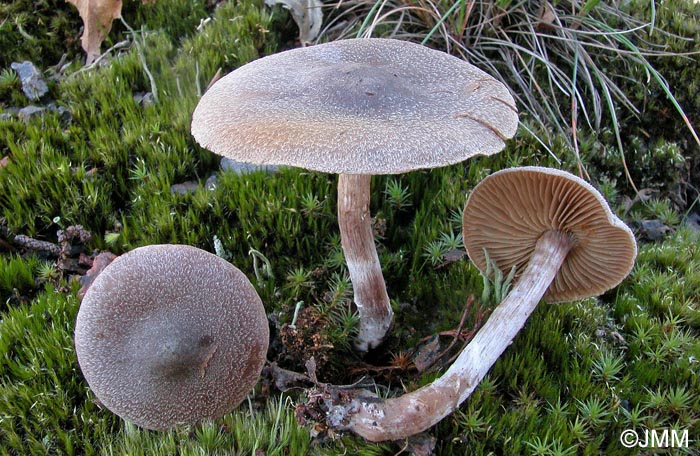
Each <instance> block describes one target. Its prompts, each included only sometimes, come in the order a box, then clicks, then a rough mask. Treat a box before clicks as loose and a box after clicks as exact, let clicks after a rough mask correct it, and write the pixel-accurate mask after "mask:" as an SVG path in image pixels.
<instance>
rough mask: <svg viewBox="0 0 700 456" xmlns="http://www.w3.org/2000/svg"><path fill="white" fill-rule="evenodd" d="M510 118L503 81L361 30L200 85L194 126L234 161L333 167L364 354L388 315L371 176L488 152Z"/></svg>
mask: <svg viewBox="0 0 700 456" xmlns="http://www.w3.org/2000/svg"><path fill="white" fill-rule="evenodd" d="M517 124H518V117H517V110H516V108H515V103H514V101H513V98H512V96H511V95H510V93H509V92H508V89H507V88H506V87H505V86H504V85H503V84H501V83H500V82H498V81H497V80H496V79H494V78H492V77H491V76H489V75H488V74H486V73H484V72H483V71H481V70H479V69H477V68H476V67H474V66H472V65H470V64H468V63H467V62H464V61H463V60H460V59H458V58H456V57H453V56H450V55H448V54H445V53H443V52H439V51H435V50H431V49H428V48H427V47H424V46H420V45H418V44H415V43H409V42H405V41H398V40H392V39H381V38H369V39H368V38H365V39H352V40H342V41H336V42H332V43H325V44H319V45H316V46H311V47H305V48H298V49H293V50H290V51H286V52H281V53H279V54H274V55H270V56H267V57H264V58H261V59H259V60H256V61H254V62H252V63H249V64H247V65H244V66H242V67H240V68H238V69H237V70H235V71H233V72H232V73H230V74H229V75H227V76H225V77H224V78H222V79H220V80H219V81H217V82H216V83H215V84H214V85H213V86H212V87H211V88H210V89H209V90H208V91H207V93H205V94H204V96H203V97H202V99H201V100H200V102H199V104H198V105H197V108H196V109H195V111H194V114H193V116H192V134H193V135H194V137H195V139H196V140H197V141H198V142H199V143H200V144H201V145H202V146H203V147H205V148H207V149H209V150H211V151H213V152H215V153H217V154H220V155H224V156H226V157H229V158H232V159H234V160H239V161H243V162H249V163H254V164H259V165H268V164H270V165H287V166H297V167H301V168H306V169H311V170H315V171H323V172H328V173H337V174H340V176H339V178H338V224H339V228H340V234H341V243H342V247H343V251H344V253H345V259H346V261H347V264H348V270H349V273H350V279H351V280H352V283H353V289H354V293H355V297H354V301H355V304H356V306H357V309H358V311H359V314H360V331H359V335H358V337H357V340H356V343H355V345H356V348H357V349H358V350H361V351H367V350H368V349H371V348H373V347H375V346H377V345H379V344H380V343H381V341H382V340H383V338H384V337H385V335H386V333H387V331H388V330H389V328H390V327H391V324H392V317H393V312H392V309H391V305H390V302H389V297H388V295H387V292H386V285H385V283H384V278H383V276H382V270H381V265H380V264H379V258H378V255H377V250H376V247H375V245H374V237H373V235H372V229H371V218H370V214H369V202H370V180H371V176H372V175H374V174H397V173H403V172H407V171H412V170H417V169H424V168H433V167H439V166H445V165H449V164H453V163H458V162H460V161H463V160H466V159H468V158H470V157H472V156H474V155H479V154H481V155H491V154H494V153H496V152H498V151H500V150H501V149H503V147H504V145H505V142H504V141H505V140H506V139H507V138H509V137H511V136H513V134H515V130H516V128H517Z"/></svg>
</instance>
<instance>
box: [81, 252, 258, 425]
mask: <svg viewBox="0 0 700 456" xmlns="http://www.w3.org/2000/svg"><path fill="white" fill-rule="evenodd" d="M268 331H269V330H268V325H267V317H266V315H265V310H264V308H263V304H262V302H261V300H260V298H259V297H258V295H257V293H256V292H255V289H254V288H253V286H252V284H251V283H250V281H248V279H247V278H246V277H245V275H244V274H243V273H242V272H241V271H239V270H238V269H237V268H236V267H234V266H233V265H231V264H230V263H228V262H226V261H224V260H223V259H221V258H219V257H217V256H215V255H213V254H211V253H208V252H205V251H203V250H200V249H197V248H194V247H189V246H182V245H152V246H147V247H140V248H137V249H135V250H133V251H131V252H129V253H126V254H124V255H122V256H120V257H118V258H117V259H116V260H114V262H112V263H111V264H110V265H109V266H108V267H107V268H105V270H104V271H103V272H102V273H101V274H100V275H99V276H98V277H97V278H96V279H95V282H94V283H93V284H92V286H91V287H90V289H89V290H88V292H87V294H86V295H85V298H84V299H83V302H82V304H81V307H80V310H79V312H78V318H77V322H76V330H75V345H76V352H77V355H78V362H79V364H80V368H81V370H82V372H83V375H84V376H85V379H86V380H87V382H88V384H89V385H90V388H91V389H92V390H93V392H94V393H95V395H96V396H97V398H98V399H99V400H100V401H101V402H102V403H103V404H104V405H105V406H106V407H107V408H108V409H110V410H111V411H112V412H114V413H116V414H117V415H119V416H121V417H122V418H124V419H126V420H128V421H131V422H134V423H135V424H137V425H139V426H142V427H144V428H148V429H166V428H169V427H172V426H174V425H177V424H182V423H196V422H198V421H201V420H203V419H214V418H218V417H220V416H222V415H223V414H225V413H227V412H229V411H231V410H232V409H233V408H234V407H236V406H237V405H238V404H239V403H240V402H241V401H242V400H243V399H244V398H245V396H246V394H247V393H248V392H249V391H250V389H252V388H253V386H254V385H255V383H256V382H257V380H258V376H259V374H260V372H261V370H262V367H263V365H264V362H265V358H266V353H267V347H268V338H269V333H268Z"/></svg>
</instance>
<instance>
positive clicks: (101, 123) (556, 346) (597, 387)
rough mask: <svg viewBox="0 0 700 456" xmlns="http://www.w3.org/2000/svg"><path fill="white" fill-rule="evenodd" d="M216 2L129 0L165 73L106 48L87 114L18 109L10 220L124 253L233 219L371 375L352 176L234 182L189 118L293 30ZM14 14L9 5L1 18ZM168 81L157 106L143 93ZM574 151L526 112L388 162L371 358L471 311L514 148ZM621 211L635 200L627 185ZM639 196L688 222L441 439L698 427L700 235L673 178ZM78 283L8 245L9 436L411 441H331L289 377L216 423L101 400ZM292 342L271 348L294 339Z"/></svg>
mask: <svg viewBox="0 0 700 456" xmlns="http://www.w3.org/2000/svg"><path fill="white" fill-rule="evenodd" d="M25 3H26V2H25ZM19 4H20V2H13V3H12V5H14V6H13V7H17V5H19ZM26 7H27V5H26V4H25V8H26ZM4 8H7V7H6V6H4ZM3 11H9V9H6V10H3ZM61 11H64V10H62V9H61V10H60V11H59V12H58V13H57V16H60V15H61V14H63V13H62V12H61ZM67 11H68V10H66V11H65V12H67ZM207 12H208V11H207V6H206V4H205V3H204V2H200V1H194V2H185V1H180V0H177V1H175V2H171V3H168V2H160V1H158V2H156V3H155V4H154V5H141V2H137V1H135V0H134V1H130V2H126V3H125V16H126V18H127V21H128V22H129V23H130V24H131V26H132V27H133V28H134V29H135V30H136V35H137V38H138V40H139V43H140V47H141V51H142V52H143V53H144V56H145V58H146V61H147V64H148V69H149V71H150V72H151V73H152V74H153V76H154V81H155V85H152V84H151V81H150V80H149V78H148V76H147V74H146V71H145V69H144V67H143V66H142V63H141V61H140V59H139V56H138V54H137V50H136V49H135V48H132V49H130V50H128V51H125V52H123V53H121V54H118V55H115V56H114V57H113V58H112V60H111V61H110V63H109V65H107V66H105V67H101V68H98V69H94V70H91V71H87V72H82V73H76V74H73V75H70V76H68V77H67V78H66V79H64V80H61V81H58V82H56V84H55V86H54V87H53V91H54V93H55V94H56V96H57V100H58V102H59V104H60V105H62V106H64V107H65V108H67V109H68V110H69V111H70V112H71V116H72V119H71V120H70V121H67V120H65V119H61V118H60V117H59V116H58V115H57V114H55V113H46V114H44V115H42V116H40V117H37V118H35V119H32V120H31V121H29V122H28V123H26V124H25V123H24V122H21V121H18V120H9V121H7V120H4V121H2V122H1V123H0V157H4V156H8V157H9V164H8V165H7V166H6V167H4V168H2V169H0V188H1V189H2V191H0V218H2V219H4V222H3V223H4V224H6V226H7V227H8V229H9V230H10V232H11V233H12V234H27V235H33V236H36V237H41V238H43V239H48V240H54V239H55V236H56V230H58V229H59V228H61V227H64V226H67V225H70V224H82V225H84V226H85V227H86V228H87V229H88V230H89V231H90V232H91V233H93V235H94V237H93V241H92V242H91V244H90V246H89V247H90V248H92V249H103V248H109V249H111V250H112V251H114V252H116V253H121V252H124V251H127V250H130V249H133V248H135V247H137V246H140V245H146V244H155V243H164V242H177V243H184V244H190V245H195V246H198V247H201V248H205V249H207V250H209V251H214V250H215V249H216V246H215V241H214V239H215V237H216V238H217V239H218V240H219V242H220V245H219V246H218V248H219V249H220V250H224V251H226V252H228V253H229V254H230V260H231V261H232V262H233V263H235V264H236V265H237V266H239V267H240V268H241V269H242V270H244V271H245V273H246V274H247V275H248V276H249V277H250V278H251V280H253V282H254V283H255V284H256V285H257V287H258V291H259V293H260V295H261V297H262V299H263V302H264V303H265V305H266V310H267V312H268V314H270V315H271V316H272V317H273V320H274V321H275V322H276V328H275V329H279V328H280V327H281V325H282V324H284V323H290V322H291V319H292V318H293V312H294V309H295V306H296V304H297V303H298V302H299V301H304V307H305V308H306V307H311V308H313V310H314V312H316V315H318V316H320V317H321V318H324V319H326V320H328V321H331V322H334V323H335V325H326V326H324V327H323V328H322V330H321V331H322V334H321V335H322V336H323V337H325V338H326V339H324V340H328V341H330V344H331V345H333V348H332V349H329V351H328V354H329V357H330V360H329V362H328V363H327V370H328V371H327V372H320V373H319V375H320V376H321V377H322V378H325V377H332V378H334V379H338V380H340V381H343V383H352V382H353V381H356V380H358V376H359V374H358V375H357V376H355V375H351V374H349V373H348V370H349V369H348V368H349V367H356V366H361V365H362V364H361V362H360V360H358V359H357V357H356V355H355V354H353V353H352V351H351V350H350V344H349V342H350V340H351V338H352V334H353V331H354V330H355V328H356V316H355V315H354V314H353V312H352V309H351V307H349V299H350V296H351V294H350V287H349V283H348V280H347V275H346V271H345V266H344V259H343V255H342V250H341V249H340V239H339V236H338V233H337V223H336V207H337V206H336V196H337V195H336V189H335V188H336V182H337V181H336V177H335V176H332V175H327V174H322V173H310V172H305V171H301V170H297V169H281V170H280V171H279V172H277V173H274V174H265V173H254V174H250V175H246V176H239V175H237V174H235V173H232V172H229V173H219V174H218V177H217V187H216V189H214V190H208V189H205V188H204V181H205V180H206V178H207V177H209V175H210V174H211V173H212V172H214V171H215V170H216V168H217V165H218V158H217V157H216V156H215V155H213V154H211V153H209V152H207V151H205V150H203V149H201V148H200V147H199V146H198V145H197V144H196V143H195V141H194V140H193V139H192V137H191V136H190V134H189V124H190V116H191V112H192V110H193V109H194V106H195V104H196V102H197V99H198V95H199V94H201V93H202V92H203V91H204V90H205V89H206V87H207V85H208V84H209V81H210V80H211V79H212V78H213V77H214V75H215V74H216V73H217V71H218V70H219V69H220V68H221V71H222V72H228V71H230V70H232V69H233V68H235V67H237V66H239V65H241V64H243V63H245V62H247V61H249V60H251V59H254V58H256V57H258V56H260V55H264V54H268V53H271V52H274V51H275V50H276V49H277V48H278V45H279V38H280V36H282V35H283V34H284V33H286V31H279V30H276V29H275V28H274V24H275V21H276V19H275V18H274V17H273V16H271V15H270V14H269V13H268V12H266V11H265V10H263V9H262V8H261V5H260V4H258V3H254V4H253V3H244V2H233V3H232V2H228V3H225V4H221V5H220V6H219V7H218V8H217V9H216V11H215V12H214V13H213V17H212V19H211V20H210V21H207V22H206V23H202V26H201V27H199V29H197V25H199V21H200V19H201V18H202V17H204V15H205V14H207ZM10 22H11V21H10ZM10 22H5V23H3V22H2V21H0V24H4V25H2V26H0V27H8V26H9V25H8V24H10ZM281 22H284V21H281ZM285 23H286V22H285ZM13 33H14V32H13ZM73 33H75V34H76V35H77V33H78V29H75V30H73ZM0 36H2V34H0ZM5 36H10V35H5ZM121 36H124V30H123V29H122V28H121V26H120V25H119V24H116V26H115V30H114V35H113V38H111V39H112V40H113V39H115V37H121ZM2 39H3V38H0V40H2ZM22 46H24V45H21V46H19V48H18V49H19V50H20V51H21V49H22ZM37 52H38V50H37ZM47 52H48V51H47ZM37 55H38V54H37ZM37 58H40V57H37ZM41 58H44V59H49V57H41ZM51 58H53V57H51ZM75 69H76V67H71V71H73V70H75ZM154 89H155V90H157V93H158V101H157V102H155V103H154V104H146V105H143V104H141V103H139V102H138V101H137V100H136V99H135V98H134V95H135V94H137V93H143V92H150V91H152V90H154ZM18 90H19V89H18V87H17V83H16V81H14V82H13V81H12V79H11V78H10V77H9V76H8V75H2V77H0V98H2V99H3V100H7V99H8V97H9V98H11V97H14V96H16V93H17V91H18ZM580 138H581V144H580V152H581V156H582V157H583V158H584V162H585V163H586V164H587V169H588V170H589V172H590V173H591V177H592V180H593V182H594V183H595V184H596V185H599V186H600V187H601V188H602V189H603V190H604V192H605V193H606V195H608V196H610V198H611V199H615V198H619V197H621V196H624V195H631V192H630V191H629V188H627V187H626V186H625V183H624V181H625V179H624V170H623V169H622V166H621V164H620V162H619V156H618V155H617V151H616V150H615V149H614V148H612V147H610V144H613V143H614V142H613V141H612V138H611V137H610V135H609V133H603V134H602V135H601V136H599V137H597V138H595V137H589V136H585V135H581V136H580ZM635 141H637V140H636V139H635V138H632V137H630V142H631V143H632V144H638V146H639V147H635V148H634V150H633V151H632V152H631V153H632V154H633V155H632V157H633V158H634V161H633V163H632V164H633V165H634V166H633V167H631V168H630V169H631V170H632V172H633V173H634V176H636V177H638V178H639V180H638V181H637V183H638V184H640V183H641V184H642V185H644V186H647V185H648V186H651V187H655V188H659V189H664V188H669V187H670V186H671V185H673V183H674V182H676V181H677V180H678V178H679V172H678V169H679V168H680V166H681V165H682V164H683V163H682V157H680V153H679V150H680V149H679V146H678V145H676V144H673V143H667V142H664V141H641V140H640V141H639V142H635ZM563 147H565V146H564V142H563V141H561V143H555V148H554V149H555V151H556V152H558V153H559V152H562V149H561V148H563ZM558 155H561V157H560V159H561V160H562V162H561V163H560V162H558V161H557V159H556V158H554V157H552V156H551V155H550V154H548V153H547V152H545V151H543V150H542V148H541V146H540V144H539V143H538V142H537V141H536V140H535V139H534V138H533V137H532V136H531V135H530V134H528V133H526V132H525V131H524V130H523V131H521V132H520V133H519V134H518V136H517V137H516V138H515V139H514V140H513V141H511V142H510V143H509V146H508V148H507V150H506V151H504V152H503V153H502V154H499V155H497V156H494V157H480V158H476V159H474V160H470V161H469V162H467V163H463V164H457V165H453V166H449V167H445V168H441V169H438V170H432V171H417V172H413V173H407V174H404V175H400V176H376V177H374V178H373V180H372V185H373V192H372V200H371V211H372V213H373V214H374V215H375V216H376V221H375V227H377V229H378V230H380V231H381V233H380V236H378V250H379V254H380V258H381V261H382V264H383V267H384V274H385V278H386V281H387V285H388V288H389V295H390V296H391V297H392V298H394V299H393V301H392V305H393V306H394V309H395V311H396V321H395V326H394V329H393V331H392V334H391V336H390V338H389V340H388V341H387V345H386V347H385V349H384V351H383V352H381V353H378V354H376V355H375V359H370V360H368V361H375V362H376V363H377V364H387V363H389V362H390V360H391V354H392V353H393V354H397V353H400V352H402V351H408V350H410V349H411V348H413V347H414V346H415V345H416V344H417V343H418V341H419V340H421V339H423V338H424V337H426V336H430V335H432V334H434V333H436V332H439V331H443V330H450V329H453V328H455V327H456V326H457V324H458V322H459V320H460V317H461V315H462V312H463V311H464V308H465V304H466V303H467V301H468V299H469V296H470V295H472V294H473V295H475V296H481V292H482V288H483V281H482V278H481V276H480V275H479V273H478V271H477V270H476V268H475V267H474V266H473V265H471V264H470V263H469V262H468V261H467V260H466V259H461V260H457V261H455V262H453V263H448V262H446V261H445V259H444V258H443V254H444V253H445V252H447V251H449V250H451V249H455V250H457V251H462V250H463V249H462V246H461V245H460V242H459V239H458V236H459V233H460V232H461V210H462V208H463V206H464V203H465V201H466V197H467V196H468V194H469V191H470V189H471V188H472V187H473V186H474V185H475V184H476V183H477V182H479V181H480V180H481V179H482V178H483V177H484V176H486V175H488V174H490V173H491V172H492V171H495V170H498V169H502V168H504V167H507V166H516V165H523V164H528V165H532V164H540V165H545V166H556V167H559V168H562V169H567V170H569V171H574V172H576V171H577V167H578V164H577V162H576V161H575V160H574V159H573V158H572V155H571V154H568V153H561V154H558ZM187 180H197V181H198V182H199V188H198V189H197V190H195V191H194V192H191V193H188V194H185V195H180V194H174V193H172V192H171V190H170V187H171V185H173V184H177V183H181V182H184V181H187ZM616 209H617V211H618V213H620V214H622V213H623V209H624V208H623V207H622V205H621V204H617V205H616ZM632 211H633V213H635V214H636V215H637V216H638V217H644V218H647V217H649V218H651V217H653V218H660V219H662V220H664V221H665V222H666V223H668V224H669V225H670V226H672V227H673V228H674V230H675V232H674V233H673V234H672V235H671V236H670V237H669V238H667V239H665V240H664V241H662V242H658V243H654V244H643V245H641V246H640V252H639V257H638V262H637V266H636V267H635V269H634V271H633V273H632V275H631V276H630V277H629V278H628V279H627V280H625V281H624V282H623V284H622V285H621V286H619V287H618V288H616V289H615V290H612V291H611V292H608V293H606V294H605V295H603V296H602V297H600V298H599V299H588V300H584V301H580V302H575V303H568V304H561V305H556V306H548V305H542V306H540V307H539V308H538V309H537V310H536V312H535V313H534V315H533V316H532V317H531V318H530V320H529V321H528V323H527V325H526V327H525V328H524V330H523V331H522V332H521V333H520V335H519V336H518V337H517V338H516V340H515V341H514V343H513V344H512V346H511V348H510V349H509V350H508V351H507V352H506V353H505V354H504V356H503V357H502V358H501V359H500V360H499V361H498V362H497V363H496V365H495V366H494V367H493V369H492V370H491V371H490V373H489V375H488V376H487V378H486V379H485V380H484V381H483V382H482V384H481V385H480V386H479V388H478V389H477V390H476V391H475V393H474V394H473V395H472V397H470V398H469V400H468V401H467V402H466V403H465V404H464V405H463V406H462V407H461V408H460V410H459V411H458V412H457V413H455V414H454V415H452V416H450V417H448V418H446V419H445V420H444V421H443V422H442V423H440V424H439V425H438V426H437V427H436V428H435V429H433V430H431V431H430V432H431V434H432V435H434V436H436V437H437V438H438V449H437V451H438V454H474V455H482V454H490V453H493V454H513V455H515V454H518V455H519V454H538V453H539V454H600V453H602V454H606V455H618V454H620V455H624V454H628V453H626V452H625V449H623V448H621V446H620V444H619V441H618V437H619V434H620V432H621V431H622V430H624V429H626V428H629V427H636V426H647V427H654V426H656V427H659V428H661V427H669V426H675V427H678V428H681V429H683V428H689V429H697V426H698V423H699V422H700V421H699V420H700V416H698V412H697V410H700V397H699V395H698V394H697V391H699V390H700V384H699V383H698V382H699V380H698V365H697V360H698V359H700V337H699V336H700V333H699V331H700V309H699V308H698V306H699V303H698V300H697V296H699V295H700V261H699V260H698V259H697V257H698V255H697V240H698V239H697V233H693V232H691V231H689V230H684V229H681V228H680V227H679V219H680V216H679V214H678V213H677V212H674V207H673V206H672V205H671V204H670V203H669V201H668V200H666V199H664V198H663V197H662V196H659V197H657V198H655V199H654V200H652V201H649V202H648V203H647V204H646V205H638V206H635V207H633V208H632ZM251 249H254V250H255V251H257V252H259V255H261V256H258V257H257V258H258V260H260V259H261V258H262V257H265V258H266V259H267V260H269V262H270V266H271V267H270V270H269V271H265V272H264V273H262V274H261V273H259V274H258V275H259V277H256V273H255V270H254V267H253V258H252V257H251V256H250V251H251ZM258 272H259V271H258ZM76 287H77V286H76V285H67V284H66V283H64V282H61V281H57V280H56V277H55V271H51V270H48V269H47V267H46V266H45V263H44V262H43V261H42V260H39V259H37V258H35V257H33V256H29V257H22V256H19V255H16V254H6V253H3V254H0V298H1V299H2V304H1V307H0V310H2V314H1V316H0V379H1V382H0V454H47V453H50V454H97V453H100V454H102V453H115V454H127V453H128V454H175V453H178V454H230V453H232V452H235V453H236V454H254V453H255V450H261V451H263V452H264V453H265V454H306V453H308V454H345V453H347V454H395V453H396V452H397V451H399V450H400V446H399V445H394V444H386V445H374V444H367V443H366V442H363V441H361V439H358V438H356V437H353V436H341V437H342V438H340V439H339V440H337V441H327V442H324V443H318V442H316V443H312V441H311V439H310V437H309V434H308V429H305V428H302V427H299V426H298V425H297V424H296V421H295V418H294V403H295V402H296V401H301V400H302V399H303V398H302V397H298V396H283V397H278V396H274V395H273V396H271V397H268V398H266V399H265V402H266V403H265V404H262V403H261V401H260V400H259V399H260V398H258V399H256V400H252V401H251V403H250V404H248V403H245V404H243V406H242V407H241V408H240V409H239V410H237V411H235V412H233V413H232V414H230V415H227V416H226V417H224V418H222V419H221V420H217V421H216V422H215V423H208V424H203V425H201V426H196V427H192V428H185V429H179V430H173V431H170V432H166V433H154V432H149V431H142V430H139V429H136V428H134V427H133V426H130V425H126V424H124V423H123V422H122V421H121V420H119V419H118V418H117V417H115V416H114V415H112V414H110V413H109V412H107V411H106V410H102V409H100V408H99V407H98V406H97V405H96V404H95V403H94V402H93V400H94V397H93V396H92V393H91V392H90V391H89V389H88V387H87V385H86V384H85V382H84V381H83V379H82V377H81V375H80V372H79V369H78V366H77V363H76V359H75V355H74V352H73V348H72V330H73V323H74V319H75V314H76V311H77V306H78V302H77V299H76V298H75V292H76ZM484 310H487V309H485V307H484V306H483V305H481V304H479V303H478V302H477V303H476V304H475V305H474V307H473V308H472V309H471V310H470V311H469V313H468V314H467V319H466V325H465V328H472V327H473V325H474V324H475V322H476V321H477V319H478V318H477V317H478V315H477V313H478V312H479V311H484ZM276 350H278V351H274V350H273V351H272V352H271V357H275V356H279V350H280V349H279V348H277V349H276ZM365 361H367V360H365ZM288 367H291V368H294V369H296V370H300V371H301V370H303V369H304V366H302V365H301V364H297V365H291V366H288ZM436 375H438V373H430V374H425V375H420V374H415V373H413V372H403V373H401V374H400V375H397V376H395V377H394V378H393V379H392V383H390V384H389V385H388V386H387V385H379V388H380V389H382V390H384V386H387V388H389V390H390V391H391V393H392V394H393V393H396V392H397V391H400V390H401V388H402V386H405V387H406V388H409V389H410V388H414V387H417V386H419V385H422V384H425V383H426V382H428V381H430V380H432V379H433V378H434V377H435V376H436ZM391 388H394V389H391ZM292 401H294V402H292ZM251 406H252V410H251Z"/></svg>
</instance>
